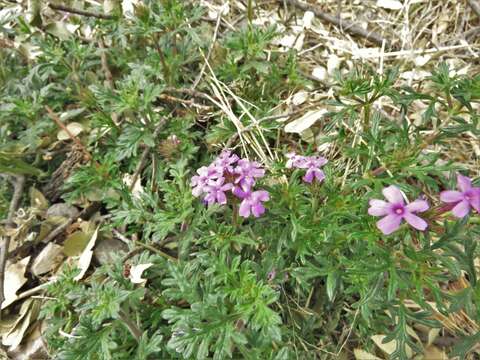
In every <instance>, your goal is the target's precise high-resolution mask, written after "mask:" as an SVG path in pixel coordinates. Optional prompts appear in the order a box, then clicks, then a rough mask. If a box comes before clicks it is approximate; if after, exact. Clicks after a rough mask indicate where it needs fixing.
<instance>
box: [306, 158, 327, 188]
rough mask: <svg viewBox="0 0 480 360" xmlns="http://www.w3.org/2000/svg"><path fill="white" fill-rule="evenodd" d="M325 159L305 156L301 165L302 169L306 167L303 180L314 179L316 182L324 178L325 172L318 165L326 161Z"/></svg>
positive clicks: (309, 180)
mask: <svg viewBox="0 0 480 360" xmlns="http://www.w3.org/2000/svg"><path fill="white" fill-rule="evenodd" d="M327 162H328V161H327V159H325V158H323V157H317V156H310V157H308V158H306V160H305V162H303V164H302V165H301V168H302V169H307V172H306V173H305V176H304V177H303V181H305V182H307V183H309V184H310V183H311V182H312V181H313V180H314V179H316V180H317V181H318V182H322V181H323V179H325V173H324V172H323V171H322V170H320V167H321V166H323V165H325V164H326V163H327Z"/></svg>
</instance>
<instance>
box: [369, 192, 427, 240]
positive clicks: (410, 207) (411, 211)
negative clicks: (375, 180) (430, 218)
mask: <svg viewBox="0 0 480 360" xmlns="http://www.w3.org/2000/svg"><path fill="white" fill-rule="evenodd" d="M382 193H383V195H384V196H385V198H386V199H387V200H388V202H387V201H384V200H377V199H372V200H370V208H369V209H368V213H369V214H370V215H373V216H384V218H383V219H381V220H379V221H378V222H377V227H378V228H379V229H380V231H381V232H382V233H384V234H385V235H389V234H391V233H393V232H394V231H395V230H397V229H398V228H399V227H400V224H401V222H402V220H405V221H406V222H407V223H408V224H410V225H411V226H413V227H414V228H415V229H418V230H422V231H423V230H425V229H426V228H427V226H428V224H427V222H426V221H425V220H423V219H422V218H420V217H418V216H417V215H415V213H417V212H423V211H426V210H428V208H429V206H428V203H427V202H426V201H425V200H422V199H417V200H415V201H413V202H411V203H409V204H405V200H404V197H403V194H402V192H401V191H400V189H399V188H398V187H396V186H394V185H391V186H389V187H386V188H384V189H383V191H382Z"/></svg>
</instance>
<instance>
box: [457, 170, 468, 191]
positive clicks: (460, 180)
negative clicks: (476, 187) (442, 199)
mask: <svg viewBox="0 0 480 360" xmlns="http://www.w3.org/2000/svg"><path fill="white" fill-rule="evenodd" d="M457 186H458V188H459V189H460V191H462V192H465V191H467V190H470V189H471V188H472V180H470V178H468V177H467V176H463V175H462V174H458V175H457Z"/></svg>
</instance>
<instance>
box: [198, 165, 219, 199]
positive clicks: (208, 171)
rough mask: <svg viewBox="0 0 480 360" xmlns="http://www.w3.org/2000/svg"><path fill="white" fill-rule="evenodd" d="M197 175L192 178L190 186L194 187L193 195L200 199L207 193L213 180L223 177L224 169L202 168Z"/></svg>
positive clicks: (215, 167) (214, 167)
mask: <svg viewBox="0 0 480 360" xmlns="http://www.w3.org/2000/svg"><path fill="white" fill-rule="evenodd" d="M197 174H198V175H195V176H192V179H191V182H190V185H191V186H192V187H193V189H192V194H193V196H195V197H199V196H200V195H202V194H203V193H204V192H206V187H207V186H208V185H209V183H211V182H212V181H213V180H217V179H219V178H221V177H222V175H223V173H222V169H221V168H220V167H218V166H215V165H209V166H202V167H201V168H200V169H198V170H197Z"/></svg>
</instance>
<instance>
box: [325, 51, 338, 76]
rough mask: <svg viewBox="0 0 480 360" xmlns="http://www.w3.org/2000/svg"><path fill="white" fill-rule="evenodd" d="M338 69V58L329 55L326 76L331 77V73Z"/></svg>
mask: <svg viewBox="0 0 480 360" xmlns="http://www.w3.org/2000/svg"><path fill="white" fill-rule="evenodd" d="M339 67H340V58H339V57H338V56H337V55H335V54H331V55H330V56H329V57H328V60H327V72H328V75H332V74H333V72H334V71H335V70H337V69H338V68H339Z"/></svg>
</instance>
